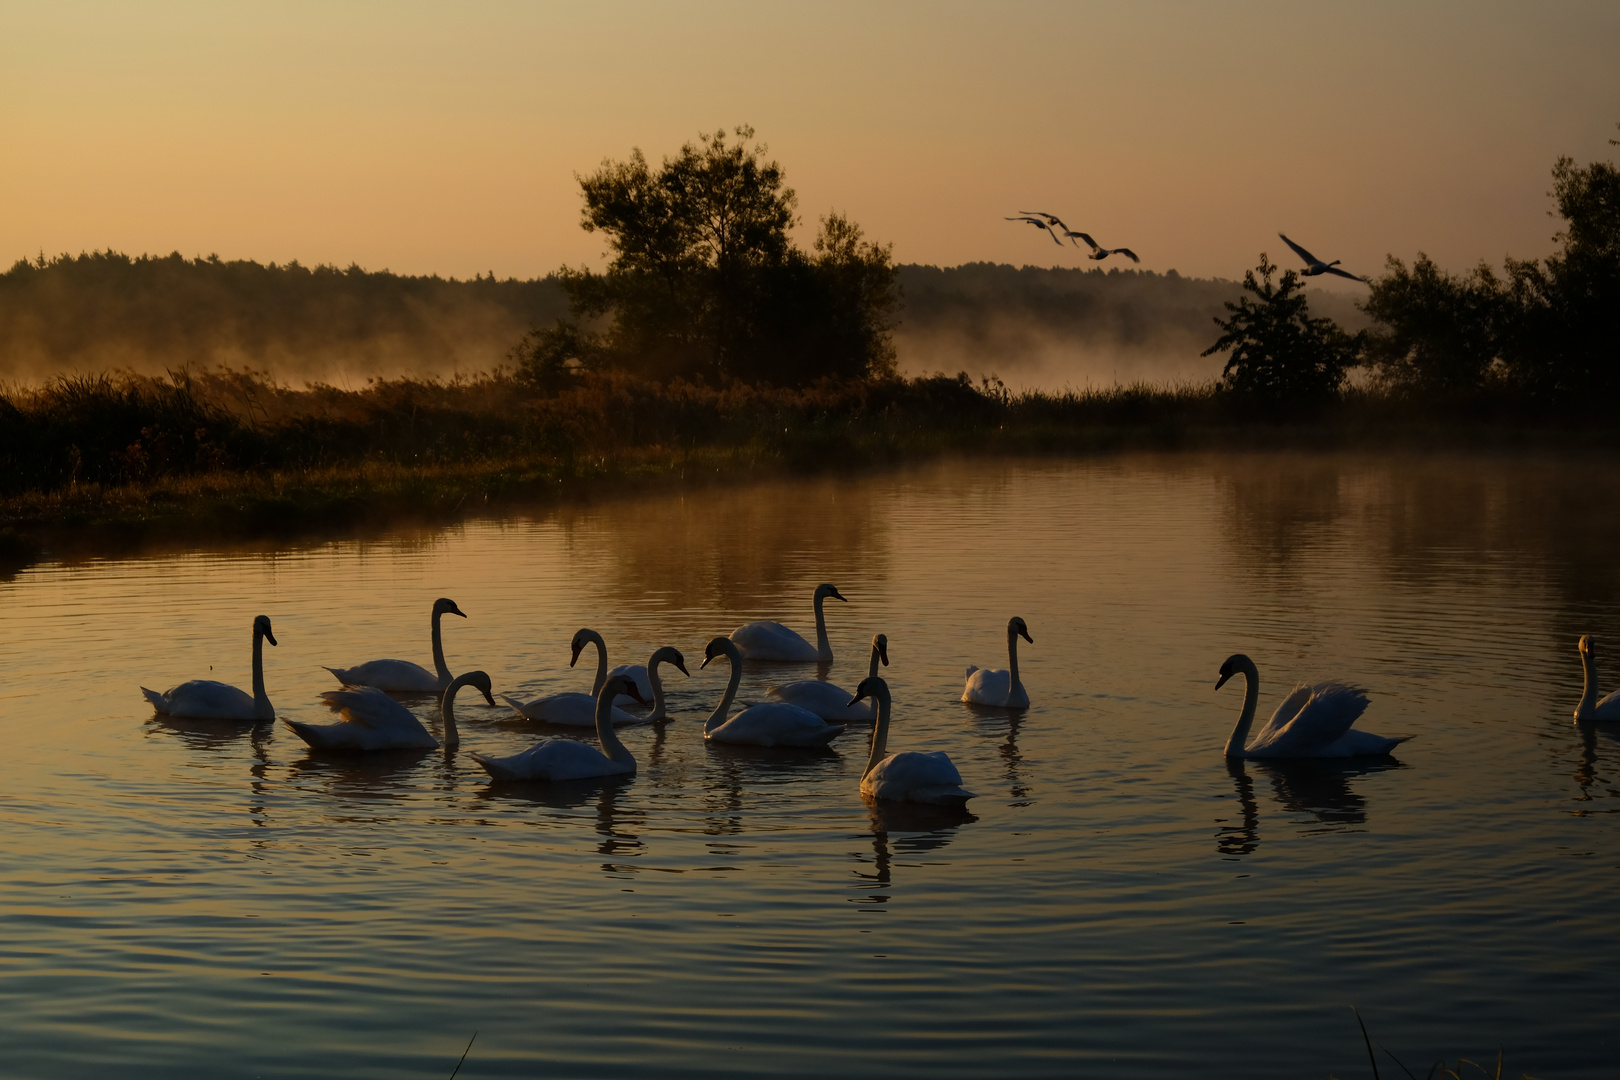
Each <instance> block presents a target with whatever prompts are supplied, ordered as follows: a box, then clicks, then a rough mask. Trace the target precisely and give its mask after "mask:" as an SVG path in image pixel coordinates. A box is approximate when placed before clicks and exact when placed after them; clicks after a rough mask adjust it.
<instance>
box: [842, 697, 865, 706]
mask: <svg viewBox="0 0 1620 1080" xmlns="http://www.w3.org/2000/svg"><path fill="white" fill-rule="evenodd" d="M863 697H865V695H864V694H856V695H855V696H854V697H852V698H850V699H849V700H848V701H846V702H844V707H845V708H846V709H847V708H848V707H849V706H851V705H853V704H855V703H856V702H857V701H859V700H861V698H863Z"/></svg>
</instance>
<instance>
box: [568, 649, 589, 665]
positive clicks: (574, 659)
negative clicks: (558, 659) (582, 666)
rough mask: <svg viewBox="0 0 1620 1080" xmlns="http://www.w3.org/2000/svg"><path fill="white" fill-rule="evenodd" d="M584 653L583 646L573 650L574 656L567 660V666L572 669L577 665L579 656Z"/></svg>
mask: <svg viewBox="0 0 1620 1080" xmlns="http://www.w3.org/2000/svg"><path fill="white" fill-rule="evenodd" d="M584 651H585V649H584V646H581V647H579V648H577V649H575V650H574V655H573V656H572V657H570V658H569V660H568V666H569V667H573V666H574V665H575V664H577V663H579V654H580V653H582V652H584Z"/></svg>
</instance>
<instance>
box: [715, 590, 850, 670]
mask: <svg viewBox="0 0 1620 1080" xmlns="http://www.w3.org/2000/svg"><path fill="white" fill-rule="evenodd" d="M829 596H830V597H832V598H833V599H834V600H843V599H844V598H843V597H842V596H840V595H838V588H837V586H834V585H817V586H816V595H815V600H814V601H813V602H814V604H815V608H816V643H815V645H814V646H812V645H811V644H810V643H809V642H808V641H806V640H804V638H802V637H800V636H799V635H798V634H796V633H794V632H793V631H792V630H789V629H788V628H787V627H785V626H783V625H782V624H781V623H779V622H751V623H743V625H741V626H739V627H737V629H735V630H733V631H732V632H731V640H732V641H735V642H736V643H737V648H739V649H741V650H742V655H743V659H745V660H809V661H816V660H819V661H821V662H822V663H824V664H830V663H832V658H833V654H832V644H831V643H830V642H828V640H827V617H826V615H825V614H824V613H823V612H822V610H821V602H822V601H823V600H825V599H827V597H829ZM844 602H845V603H848V602H849V601H847V600H845V601H844Z"/></svg>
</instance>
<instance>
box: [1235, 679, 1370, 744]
mask: <svg viewBox="0 0 1620 1080" xmlns="http://www.w3.org/2000/svg"><path fill="white" fill-rule="evenodd" d="M1301 689H1302V690H1304V691H1306V692H1307V695H1308V696H1307V697H1306V700H1305V701H1304V702H1303V703H1302V704H1300V706H1299V708H1298V710H1297V711H1296V712H1295V714H1294V717H1293V719H1291V720H1289V721H1288V722H1287V723H1286V724H1283V725H1281V726H1280V727H1278V728H1277V729H1276V730H1275V731H1273V730H1271V729H1272V725H1271V724H1269V723H1268V724H1267V725H1266V730H1265V731H1262V732H1261V734H1262V735H1266V734H1267V733H1268V732H1269V733H1270V737H1269V738H1268V739H1267V740H1266V741H1265V742H1264V743H1262V742H1261V741H1260V740H1259V739H1256V740H1255V745H1253V746H1251V747H1250V749H1251V751H1252V750H1261V751H1264V753H1265V754H1266V755H1267V756H1270V757H1316V756H1319V753H1320V751H1321V750H1323V749H1324V748H1326V747H1328V746H1331V745H1332V744H1333V743H1335V742H1337V741H1338V740H1339V739H1340V738H1342V737H1343V736H1344V734H1345V732H1347V731H1349V730H1350V726H1351V725H1352V724H1354V723H1355V722H1356V720H1357V719H1358V718H1360V716H1361V714H1362V713H1364V712H1366V711H1367V704H1368V703H1367V692H1366V691H1365V690H1362V689H1360V688H1359V687H1354V686H1346V685H1345V684H1344V683H1338V682H1324V683H1317V684H1316V685H1315V686H1307V687H1302V688H1301ZM1299 694H1300V690H1295V691H1294V693H1293V694H1290V695H1289V700H1290V701H1292V700H1293V699H1294V698H1295V697H1297V696H1299ZM1279 711H1280V709H1279Z"/></svg>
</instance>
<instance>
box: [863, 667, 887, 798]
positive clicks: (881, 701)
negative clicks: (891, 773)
mask: <svg viewBox="0 0 1620 1080" xmlns="http://www.w3.org/2000/svg"><path fill="white" fill-rule="evenodd" d="M872 696H873V697H875V698H877V722H876V723H875V724H873V725H872V752H871V753H870V754H868V755H867V757H866V769H865V770H864V771H863V772H862V773H861V779H862V780H865V779H866V777H867V775H868V774H869V773H870V772H871V771H872V770H873V769H875V768H877V763H878V762H880V761H882V760H883V757H884V751H885V750H887V749H888V746H889V691H888V690H886V689H885V690H878V691H876V692H874V693H873V695H872Z"/></svg>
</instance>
